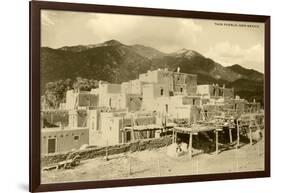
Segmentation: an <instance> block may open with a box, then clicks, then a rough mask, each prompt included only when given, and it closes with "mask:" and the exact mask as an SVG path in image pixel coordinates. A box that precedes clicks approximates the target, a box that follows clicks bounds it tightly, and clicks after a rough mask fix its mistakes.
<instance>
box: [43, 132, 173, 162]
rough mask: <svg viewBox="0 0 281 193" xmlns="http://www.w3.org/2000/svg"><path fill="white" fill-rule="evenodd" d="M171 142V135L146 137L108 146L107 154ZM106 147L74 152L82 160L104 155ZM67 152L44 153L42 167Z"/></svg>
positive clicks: (138, 149)
mask: <svg viewBox="0 0 281 193" xmlns="http://www.w3.org/2000/svg"><path fill="white" fill-rule="evenodd" d="M171 143H172V137H171V136H166V137H162V138H157V139H146V140H141V141H136V142H132V143H126V144H119V145H114V146H109V147H108V155H114V154H120V153H124V152H135V151H143V150H149V149H156V148H160V147H165V146H168V145H170V144H171ZM105 152H106V147H93V148H88V149H85V150H78V151H77V152H76V153H75V154H79V155H80V156H81V159H82V160H87V159H92V158H96V157H102V156H105ZM68 154H69V153H68V152H65V153H56V154H52V155H44V156H42V157H41V164H42V167H44V166H48V165H51V164H55V163H58V162H60V161H64V160H65V159H66V157H67V155H68Z"/></svg>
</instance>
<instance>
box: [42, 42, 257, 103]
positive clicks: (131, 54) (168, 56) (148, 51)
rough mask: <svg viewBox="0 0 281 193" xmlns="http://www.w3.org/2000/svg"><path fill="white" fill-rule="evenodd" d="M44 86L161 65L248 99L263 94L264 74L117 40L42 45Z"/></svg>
mask: <svg viewBox="0 0 281 193" xmlns="http://www.w3.org/2000/svg"><path fill="white" fill-rule="evenodd" d="M41 64H42V65H41V72H42V74H44V76H42V80H41V82H42V88H43V89H44V86H45V84H46V83H48V82H51V81H56V80H60V79H67V78H70V79H75V78H76V77H82V78H89V79H95V80H104V81H108V82H112V83H120V82H123V81H128V80H132V79H136V78H137V77H138V75H139V74H140V73H144V72H146V71H147V70H154V69H158V68H168V69H169V70H170V71H176V69H177V68H178V67H180V70H181V72H184V73H191V74H197V75H198V84H212V83H218V84H226V85H227V86H229V87H234V89H235V91H237V92H236V93H237V94H240V96H241V97H243V98H244V97H246V98H247V99H248V98H249V99H250V98H252V97H257V96H261V97H260V99H261V100H262V98H263V96H262V93H263V74H261V73H259V72H257V71H255V70H252V69H246V68H243V67H242V66H240V65H238V64H235V65H233V66H229V67H224V66H222V65H221V64H219V63H217V62H215V61H214V60H212V59H210V58H207V57H205V56H203V55H202V54H200V53H198V52H196V51H194V50H188V49H181V50H178V51H176V52H173V53H163V52H161V51H158V50H157V49H155V48H152V47H147V46H143V45H125V44H123V43H121V42H119V41H117V40H109V41H106V42H103V43H100V44H92V45H78V46H65V47H62V48H58V49H53V48H48V47H42V48H41Z"/></svg>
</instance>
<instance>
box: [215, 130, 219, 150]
mask: <svg viewBox="0 0 281 193" xmlns="http://www.w3.org/2000/svg"><path fill="white" fill-rule="evenodd" d="M215 133H216V155H218V153H219V135H218V131H217V130H215Z"/></svg>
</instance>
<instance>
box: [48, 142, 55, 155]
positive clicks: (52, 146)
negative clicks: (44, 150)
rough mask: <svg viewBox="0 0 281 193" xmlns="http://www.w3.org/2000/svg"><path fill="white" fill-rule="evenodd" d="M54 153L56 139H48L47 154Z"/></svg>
mask: <svg viewBox="0 0 281 193" xmlns="http://www.w3.org/2000/svg"><path fill="white" fill-rule="evenodd" d="M55 152H56V139H48V153H55Z"/></svg>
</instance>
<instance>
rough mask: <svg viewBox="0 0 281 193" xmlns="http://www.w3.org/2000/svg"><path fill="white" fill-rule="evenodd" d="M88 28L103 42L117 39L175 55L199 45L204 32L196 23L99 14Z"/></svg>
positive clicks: (88, 24) (90, 21) (170, 19)
mask: <svg viewBox="0 0 281 193" xmlns="http://www.w3.org/2000/svg"><path fill="white" fill-rule="evenodd" d="M87 27H88V28H90V29H91V30H92V33H93V35H94V36H95V37H96V38H99V39H100V41H105V40H108V39H109V37H110V39H117V40H119V41H121V42H123V43H125V44H143V45H146V46H151V47H155V48H157V49H160V50H161V51H164V52H171V51H175V50H177V49H181V48H183V47H186V46H193V45H195V44H196V43H197V41H198V39H197V37H198V36H197V35H198V33H201V32H202V28H201V27H200V26H199V25H197V24H195V23H194V21H193V20H192V19H179V18H178V19H175V18H163V17H149V16H146V17H145V16H127V15H114V16H112V15H110V14H99V15H98V17H97V18H93V19H90V20H89V21H88V22H87Z"/></svg>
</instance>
